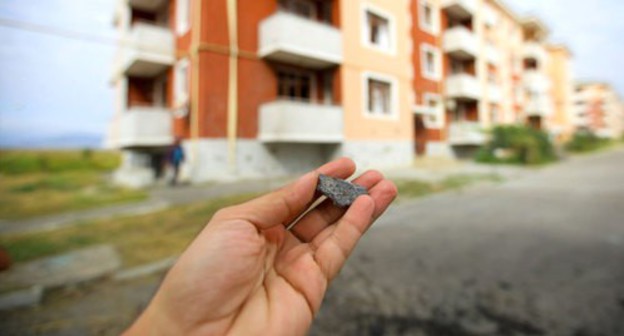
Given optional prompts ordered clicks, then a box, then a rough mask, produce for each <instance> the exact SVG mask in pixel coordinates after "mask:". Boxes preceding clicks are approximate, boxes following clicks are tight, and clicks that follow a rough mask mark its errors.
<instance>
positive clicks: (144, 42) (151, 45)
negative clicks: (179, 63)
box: [115, 23, 175, 77]
mask: <svg viewBox="0 0 624 336" xmlns="http://www.w3.org/2000/svg"><path fill="white" fill-rule="evenodd" d="M126 43H127V44H126V48H123V49H122V51H121V55H120V57H119V59H118V62H119V63H118V64H117V66H118V68H117V69H116V73H115V75H121V74H125V75H130V76H137V77H154V76H157V75H158V74H160V73H162V72H163V71H164V70H166V69H167V68H168V67H170V66H171V65H173V63H174V62H175V43H174V38H173V33H172V32H171V30H170V29H168V28H165V27H159V26H155V25H152V24H148V23H135V24H134V25H133V26H132V28H131V30H130V34H129V36H128V40H127V42H126Z"/></svg>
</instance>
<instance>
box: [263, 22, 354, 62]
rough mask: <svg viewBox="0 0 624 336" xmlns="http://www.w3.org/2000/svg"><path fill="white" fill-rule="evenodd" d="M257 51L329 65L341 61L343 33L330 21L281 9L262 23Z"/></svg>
mask: <svg viewBox="0 0 624 336" xmlns="http://www.w3.org/2000/svg"><path fill="white" fill-rule="evenodd" d="M258 55H259V56H260V57H262V58H265V59H267V60H273V61H279V62H284V63H289V64H294V65H299V66H303V67H307V68H314V69H322V68H327V67H331V66H334V65H337V64H340V63H342V58H343V54H342V34H341V33H340V30H338V29H336V28H334V27H332V26H330V25H328V24H323V23H319V22H316V21H312V20H309V19H306V18H303V17H300V16H297V15H294V14H290V13H286V12H281V11H278V12H277V13H275V14H273V15H271V16H269V17H268V18H266V19H264V20H263V21H262V22H261V23H260V32H259V51H258Z"/></svg>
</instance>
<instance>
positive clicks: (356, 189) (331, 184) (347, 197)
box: [316, 174, 368, 208]
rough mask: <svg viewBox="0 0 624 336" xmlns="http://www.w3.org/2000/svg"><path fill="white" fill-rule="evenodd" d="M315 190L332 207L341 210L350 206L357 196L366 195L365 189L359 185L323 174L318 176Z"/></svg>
mask: <svg viewBox="0 0 624 336" xmlns="http://www.w3.org/2000/svg"><path fill="white" fill-rule="evenodd" d="M316 190H318V191H319V192H320V193H322V194H323V195H325V196H327V197H329V199H331V200H332V202H334V205H336V206H338V207H341V208H346V207H348V206H349V205H351V203H353V202H354V201H355V199H356V198H357V197H358V196H360V195H366V194H368V191H367V190H366V188H364V187H362V186H360V185H357V184H353V183H351V182H348V181H345V180H341V179H338V178H334V177H331V176H327V175H323V174H321V175H319V181H318V184H317V185H316Z"/></svg>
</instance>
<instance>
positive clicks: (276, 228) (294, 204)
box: [127, 158, 397, 335]
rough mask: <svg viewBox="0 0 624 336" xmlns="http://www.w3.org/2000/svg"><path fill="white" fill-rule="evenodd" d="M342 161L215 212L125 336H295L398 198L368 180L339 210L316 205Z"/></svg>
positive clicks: (342, 170)
mask: <svg viewBox="0 0 624 336" xmlns="http://www.w3.org/2000/svg"><path fill="white" fill-rule="evenodd" d="M354 172H355V164H354V163H353V161H351V160H350V159H346V158H342V159H339V160H336V161H333V162H330V163H328V164H326V165H324V166H322V167H320V168H318V169H317V170H315V171H313V172H310V173H308V174H306V175H304V176H302V177H301V178H299V179H298V180H297V181H295V182H293V183H292V184H290V185H288V186H286V187H284V188H282V189H280V190H277V191H275V192H272V193H270V194H267V195H264V196H261V197H259V198H257V199H254V200H252V201H249V202H247V203H243V204H240V205H237V206H232V207H229V208H225V209H222V210H220V211H219V212H217V213H216V214H215V215H214V216H213V218H212V219H211V220H210V222H209V223H208V224H207V225H206V227H205V228H204V229H203V230H202V231H201V232H200V233H199V235H198V236H197V237H196V238H195V240H194V241H193V242H192V243H191V245H190V246H189V247H188V248H187V249H186V251H185V252H184V253H183V254H182V255H181V256H180V258H179V259H178V261H177V262H176V264H175V265H174V267H173V268H172V269H171V271H170V272H169V273H168V274H167V276H166V277H165V279H164V281H163V283H162V285H161V287H160V289H159V290H158V292H157V293H156V295H155V296H154V298H153V299H152V302H151V303H150V304H149V306H148V307H147V308H146V310H145V312H144V313H143V314H142V315H141V316H140V317H139V319H138V320H137V321H136V322H135V323H134V325H133V326H132V327H131V328H130V329H129V330H128V331H127V334H141V335H143V334H172V335H226V334H231V335H303V334H305V333H306V332H307V330H308V329H309V327H310V325H311V324H312V320H313V318H314V316H315V314H316V313H317V312H318V310H319V308H320V306H321V302H322V300H323V296H324V294H325V291H326V290H327V286H328V283H329V282H330V281H331V280H332V279H333V278H334V277H335V276H336V275H337V274H338V272H339V270H340V269H341V268H342V266H343V265H344V263H345V261H346V259H347V257H348V256H349V254H350V253H351V251H352V250H353V248H354V247H355V245H356V243H357V242H358V240H359V239H360V237H361V236H362V235H363V234H364V232H365V231H366V230H367V229H368V227H369V226H370V225H371V224H372V222H373V221H374V220H375V219H377V218H378V217H379V216H380V215H381V214H382V213H383V212H384V211H385V210H386V208H387V207H388V206H389V205H390V203H391V202H392V201H393V200H394V198H395V197H396V194H397V190H396V187H395V186H394V184H393V183H392V182H390V181H389V180H386V179H384V178H383V176H382V175H381V174H380V173H379V172H377V171H368V172H366V173H364V174H362V175H361V176H360V177H358V178H357V179H356V180H355V181H354V182H355V183H357V184H359V185H362V186H364V187H366V188H367V189H368V190H369V195H363V196H360V197H358V198H357V199H356V200H355V202H354V203H353V204H352V205H351V207H350V208H348V209H347V210H345V209H340V208H337V207H335V206H334V205H333V204H332V203H331V201H330V200H326V201H324V202H323V203H321V204H320V205H319V206H317V207H316V208H315V209H314V210H311V211H310V212H308V213H307V214H306V215H305V216H304V217H302V218H301V220H300V221H298V222H297V224H296V225H295V226H294V227H293V228H292V229H291V230H287V227H288V226H289V224H291V223H292V222H293V221H294V220H295V219H297V218H298V217H299V216H300V215H301V214H302V213H303V212H304V211H306V210H307V209H308V207H309V206H310V205H311V204H312V203H313V202H314V201H315V199H316V198H317V197H318V194H316V193H315V187H316V184H317V181H318V176H319V174H325V175H329V176H334V177H339V178H347V177H349V176H351V175H352V174H353V173H354Z"/></svg>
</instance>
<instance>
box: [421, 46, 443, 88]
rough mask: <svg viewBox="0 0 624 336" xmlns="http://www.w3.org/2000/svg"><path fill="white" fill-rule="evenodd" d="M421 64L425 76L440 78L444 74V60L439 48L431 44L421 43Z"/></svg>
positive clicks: (432, 78)
mask: <svg viewBox="0 0 624 336" xmlns="http://www.w3.org/2000/svg"><path fill="white" fill-rule="evenodd" d="M420 66H421V73H422V76H423V77H424V78H426V79H429V80H439V79H440V77H441V76H442V60H441V57H440V51H439V50H438V48H436V47H434V46H432V45H429V44H421V45H420Z"/></svg>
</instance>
